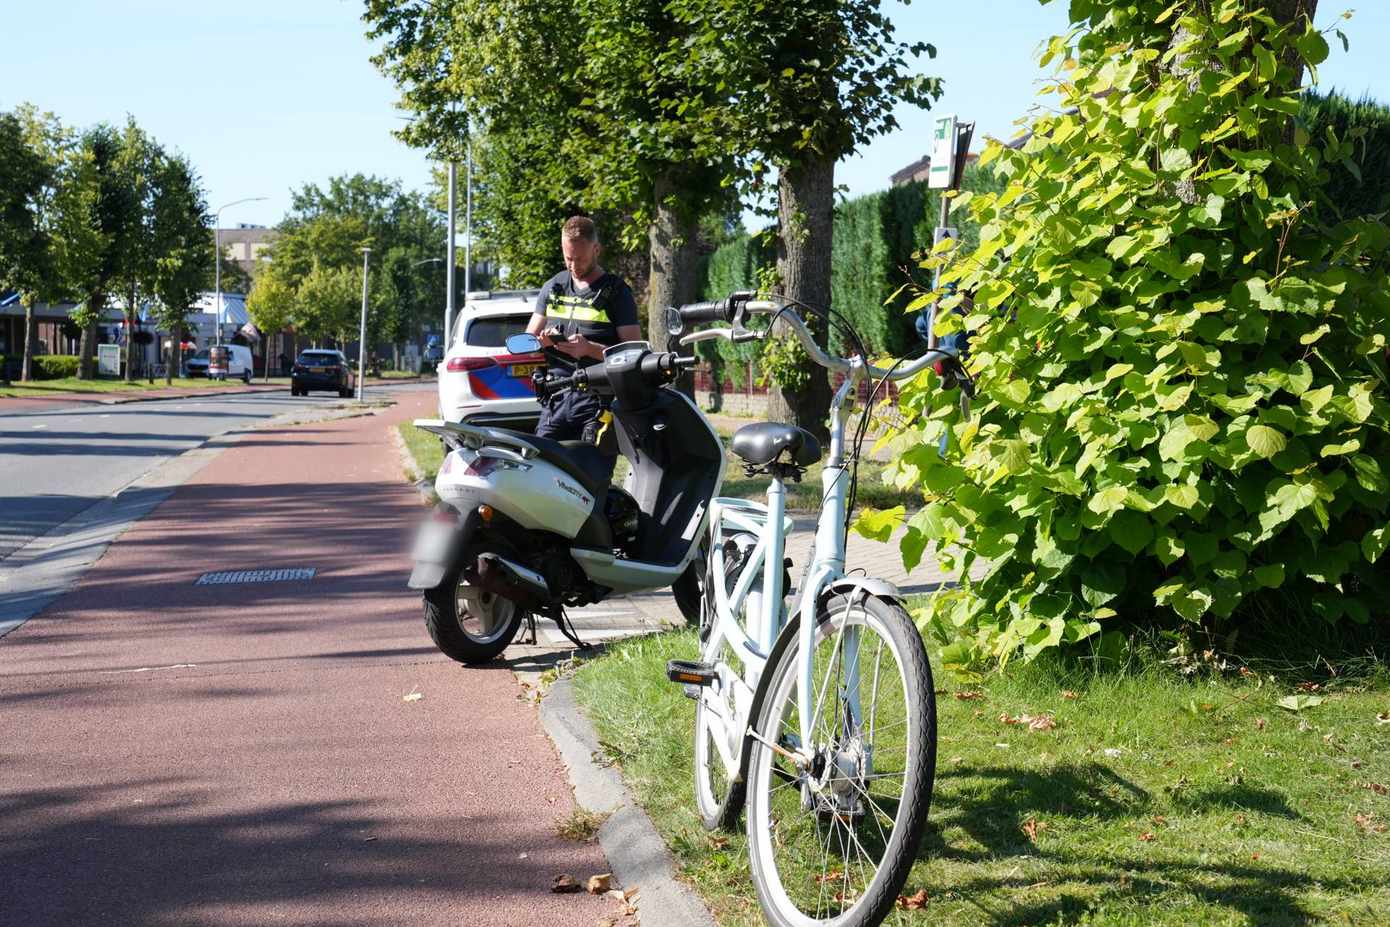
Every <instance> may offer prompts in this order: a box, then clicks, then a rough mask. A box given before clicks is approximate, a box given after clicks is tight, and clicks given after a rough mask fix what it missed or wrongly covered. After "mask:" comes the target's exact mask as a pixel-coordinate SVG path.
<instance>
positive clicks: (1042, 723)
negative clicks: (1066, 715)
mask: <svg viewBox="0 0 1390 927" xmlns="http://www.w3.org/2000/svg"><path fill="white" fill-rule="evenodd" d="M1022 720H1024V721H1026V722H1027V723H1028V730H1030V731H1051V730H1054V729H1056V727H1057V721H1056V719H1055V718H1053V717H1052V716H1051V715H1037V716H1035V717H1032V718H1030V717H1028V716H1027V715H1024V716H1023V719H1022Z"/></svg>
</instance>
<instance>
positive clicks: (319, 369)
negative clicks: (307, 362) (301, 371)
mask: <svg viewBox="0 0 1390 927" xmlns="http://www.w3.org/2000/svg"><path fill="white" fill-rule="evenodd" d="M327 370H328V368H327V367H310V368H309V372H310V373H324V372H325V371H327Z"/></svg>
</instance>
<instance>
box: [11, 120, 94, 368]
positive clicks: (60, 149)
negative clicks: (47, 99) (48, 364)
mask: <svg viewBox="0 0 1390 927" xmlns="http://www.w3.org/2000/svg"><path fill="white" fill-rule="evenodd" d="M11 118H12V119H13V122H8V123H7V125H6V127H5V130H4V131H5V135H7V136H8V140H7V141H5V142H3V145H4V148H3V150H2V151H0V155H3V157H4V158H5V162H4V163H3V164H0V172H3V174H4V181H5V182H4V185H3V186H4V188H5V192H4V193H3V194H0V196H2V197H3V200H0V206H3V216H4V228H5V231H3V232H0V287H6V288H10V289H14V290H17V291H18V292H19V298H20V302H21V303H22V304H23V306H24V359H23V364H22V368H21V379H23V380H26V381H27V380H28V379H30V376H31V374H32V365H33V356H34V342H35V340H36V334H35V327H34V305H35V304H36V303H37V302H40V301H42V302H47V303H55V302H60V301H62V300H64V299H67V298H69V297H70V296H71V295H72V294H73V292H74V284H75V282H76V281H79V280H81V279H84V278H85V277H86V276H87V275H88V274H89V273H90V268H91V266H92V264H93V262H94V261H95V260H96V257H97V253H98V250H99V241H98V234H97V232H96V231H95V230H94V228H93V222H92V214H93V211H94V209H95V206H96V197H95V194H94V184H93V183H92V182H91V174H92V162H91V158H90V156H89V155H88V154H87V153H86V152H84V151H82V149H81V147H80V146H79V145H78V144H77V143H76V140H75V139H74V137H73V135H72V133H71V132H70V131H69V130H67V129H65V128H63V126H62V125H61V123H59V121H58V119H57V117H55V116H53V115H52V114H51V113H41V112H39V111H38V110H37V109H35V108H34V107H32V106H27V105H25V106H21V107H19V108H18V109H17V110H15V112H14V113H13V116H12V117H11ZM16 125H17V126H18V133H17V134H16V133H15V126H16ZM16 138H18V141H15V139H16ZM11 184H13V186H11Z"/></svg>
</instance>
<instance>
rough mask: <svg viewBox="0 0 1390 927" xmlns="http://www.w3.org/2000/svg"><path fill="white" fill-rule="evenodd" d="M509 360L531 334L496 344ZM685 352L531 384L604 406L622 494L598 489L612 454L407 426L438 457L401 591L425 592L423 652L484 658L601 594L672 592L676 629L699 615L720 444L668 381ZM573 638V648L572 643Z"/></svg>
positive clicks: (643, 348)
mask: <svg viewBox="0 0 1390 927" xmlns="http://www.w3.org/2000/svg"><path fill="white" fill-rule="evenodd" d="M507 350H508V351H509V352H510V353H512V354H526V353H531V352H534V351H538V350H540V343H539V341H538V340H537V339H536V338H535V336H533V335H514V336H512V337H511V338H509V339H507ZM694 363H695V358H693V357H681V356H680V355H678V354H666V353H658V352H655V351H652V349H651V346H650V345H648V344H647V343H646V342H628V343H625V344H619V345H615V346H613V347H611V348H608V349H607V350H605V351H604V355H603V362H602V363H601V364H595V365H593V366H591V367H587V368H581V369H579V370H578V371H576V372H575V373H574V374H573V375H572V376H568V377H559V378H556V377H549V378H545V379H543V380H542V381H541V382H540V383H539V386H540V391H541V392H542V394H543V398H544V395H547V394H549V393H551V392H554V391H557V390H560V389H566V388H573V389H587V390H591V391H592V392H594V393H596V394H598V395H603V396H611V397H612V420H611V422H610V423H609V424H608V427H609V428H610V429H613V431H614V432H615V435H616V438H617V447H618V449H619V450H621V452H622V453H623V455H624V456H625V457H627V459H628V461H629V462H630V463H631V465H632V477H631V482H630V483H629V486H630V489H631V492H630V493H629V492H627V491H625V490H623V489H621V488H619V487H617V486H610V485H609V476H608V475H609V472H610V461H611V458H607V457H605V456H604V455H603V454H602V453H601V452H600V451H599V450H598V448H596V447H595V446H594V445H592V444H589V443H587V442H583V441H552V440H550V439H548V438H540V437H537V436H535V435H531V434H525V433H521V432H515V431H508V430H505V429H501V428H485V427H479V426H474V425H467V424H463V423H460V422H445V421H440V420H419V421H417V422H415V425H416V427H418V428H422V429H424V430H426V431H429V432H432V433H434V434H437V435H439V436H440V437H442V438H443V439H444V441H445V443H446V445H448V446H449V447H450V448H452V449H451V450H449V452H448V453H447V454H446V455H445V458H444V461H443V464H442V465H441V466H440V468H439V476H438V477H437V478H436V480H435V492H436V493H437V494H438V496H439V500H440V501H439V505H438V506H437V507H436V508H435V510H434V512H433V513H432V514H431V516H430V518H429V519H428V520H427V521H426V522H425V523H424V524H423V525H422V526H421V529H420V532H419V534H418V536H417V538H416V543H415V550H414V561H415V567H414V571H413V572H412V573H411V576H410V583H409V585H410V588H412V589H419V590H421V591H422V592H423V594H424V607H425V624H426V626H427V627H428V629H429V632H430V636H431V637H432V638H433V639H434V642H435V644H436V645H437V646H438V647H439V649H440V650H441V651H443V652H444V654H446V655H447V656H449V657H451V658H453V659H455V660H458V661H459V662H461V663H468V664H476V663H484V662H487V661H488V660H491V659H492V658H493V657H495V656H497V655H498V654H499V653H501V652H502V651H503V650H504V649H506V647H507V645H508V644H510V643H511V641H512V639H513V638H514V637H515V636H516V633H517V631H518V629H519V628H520V626H521V624H522V622H523V621H526V622H527V623H528V624H530V625H531V627H532V630H533V631H534V622H535V616H536V615H541V616H544V617H547V618H550V619H552V620H554V621H555V622H556V623H557V624H558V625H559V626H560V629H561V631H563V632H564V633H565V634H566V635H567V636H569V637H570V638H571V639H575V638H574V634H573V632H572V630H570V629H569V628H568V627H567V621H566V619H565V609H566V608H567V607H577V606H582V605H588V604H590V603H593V602H600V601H602V600H603V599H604V598H606V597H607V596H609V595H613V594H615V593H617V594H623V593H629V592H638V591H646V590H653V589H663V588H666V587H673V589H672V591H673V592H674V594H675V597H676V602H677V604H678V605H679V606H680V609H681V612H682V613H683V614H684V615H685V616H686V618H687V620H690V621H694V620H697V619H698V617H699V614H700V600H701V595H702V584H703V581H704V576H705V560H704V557H703V556H702V553H701V547H702V541H703V540H704V539H705V536H706V535H707V533H708V532H707V531H706V524H707V521H708V517H709V509H710V500H711V499H713V498H714V497H715V495H716V494H717V493H718V492H719V488H720V486H721V485H722V484H723V481H724V469H725V457H724V448H723V446H722V445H721V444H720V441H719V436H718V435H717V434H716V433H715V430H714V428H713V427H712V426H711V425H710V423H709V421H708V420H707V419H706V418H705V416H704V415H703V414H702V413H701V412H700V410H699V409H698V408H697V407H696V406H695V404H694V403H692V402H691V401H690V400H689V399H688V398H686V396H685V395H684V394H683V393H681V392H679V391H678V390H676V389H674V388H672V386H671V383H672V382H673V381H674V380H675V379H676V377H677V376H679V374H680V372H681V370H682V369H683V368H685V367H688V366H691V365H693V364H694ZM576 643H578V641H577V640H576Z"/></svg>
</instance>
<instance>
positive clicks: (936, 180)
mask: <svg viewBox="0 0 1390 927" xmlns="http://www.w3.org/2000/svg"><path fill="white" fill-rule="evenodd" d="M974 134H975V123H973V122H957V121H956V117H955V116H954V115H951V116H942V117H940V118H939V119H937V120H936V122H935V124H934V125H933V127H932V147H931V163H930V165H929V166H928V167H927V189H929V190H942V191H944V192H943V193H942V196H941V215H940V218H939V219H938V220H937V223H936V231H935V232H934V233H933V235H932V247H933V249H934V248H935V247H936V245H938V244H940V243H941V242H942V241H944V240H945V239H947V238H950V239H955V238H958V237H959V234H958V232H957V230H956V229H954V228H952V227H950V226H948V225H947V224H946V220H947V217H948V216H949V215H950V211H951V198H950V197H949V196H947V195H946V193H949V192H950V191H951V190H959V189H960V185H961V180H962V178H963V176H964V174H965V161H966V156H967V155H969V153H970V140H971V138H972V137H973V136H974ZM940 284H941V268H939V267H938V268H937V269H936V270H934V271H933V272H932V281H931V286H932V289H933V290H935V289H937V287H938V286H940ZM936 307H937V303H936V302H933V303H932V305H931V310H930V311H929V313H928V315H927V318H928V320H929V321H930V327H929V328H928V335H927V347H929V348H934V347H936Z"/></svg>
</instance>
